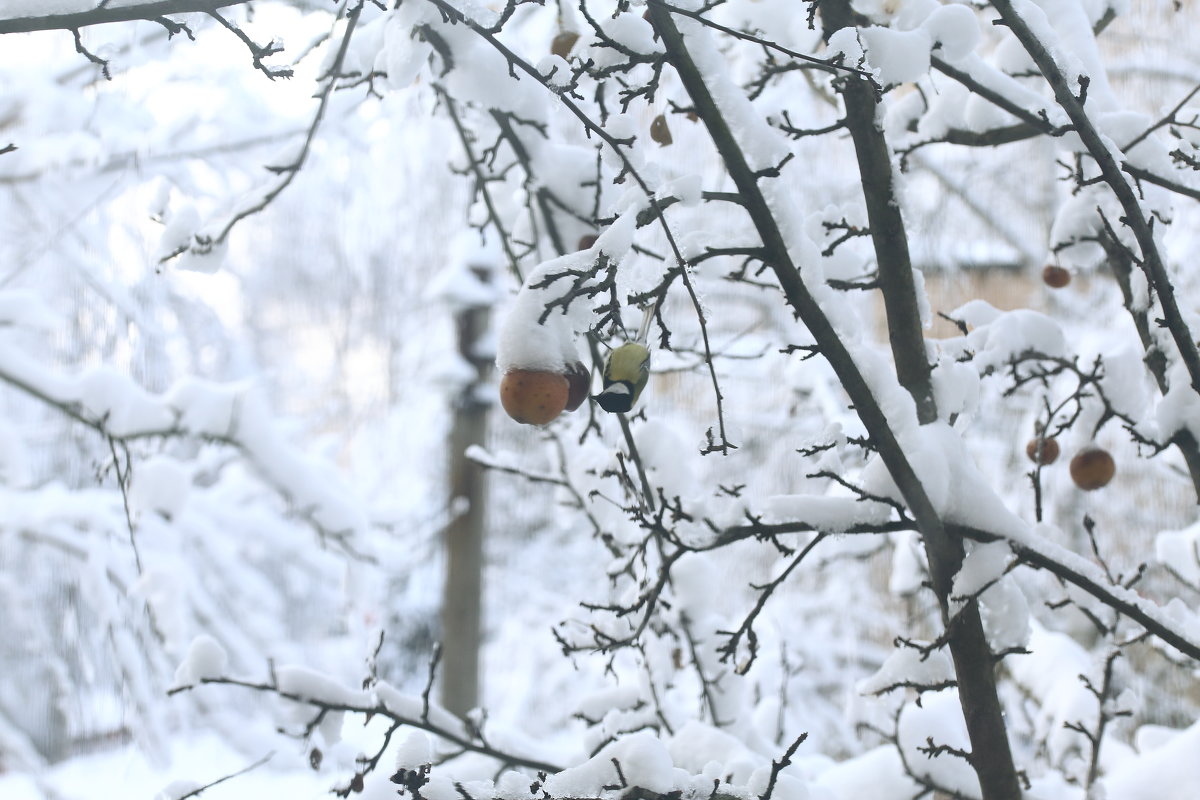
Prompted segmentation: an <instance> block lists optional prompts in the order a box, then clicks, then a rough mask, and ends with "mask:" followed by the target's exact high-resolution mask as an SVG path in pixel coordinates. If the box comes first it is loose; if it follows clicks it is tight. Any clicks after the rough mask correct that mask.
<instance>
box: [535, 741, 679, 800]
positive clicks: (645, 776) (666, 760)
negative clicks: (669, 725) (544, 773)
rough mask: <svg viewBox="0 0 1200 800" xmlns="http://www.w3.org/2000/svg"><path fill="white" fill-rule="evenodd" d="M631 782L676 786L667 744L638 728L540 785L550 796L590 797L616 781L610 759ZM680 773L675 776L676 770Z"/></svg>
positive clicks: (655, 788) (653, 787) (663, 789)
mask: <svg viewBox="0 0 1200 800" xmlns="http://www.w3.org/2000/svg"><path fill="white" fill-rule="evenodd" d="M614 760H615V761H617V762H618V763H620V765H621V772H622V774H624V776H625V780H626V782H627V783H628V784H629V785H630V786H637V787H641V788H643V789H649V790H650V791H652V792H657V793H660V794H665V793H667V792H670V791H671V790H673V789H674V788H675V783H676V778H677V777H679V776H682V775H683V773H682V770H676V769H675V765H674V764H673V763H672V761H671V755H670V753H669V752H668V750H667V746H666V745H665V744H664V743H663V742H662V741H661V740H660V739H659V738H658V737H657V736H655V735H654V734H653V733H652V732H650V731H638V732H637V733H634V734H630V735H628V736H624V737H622V738H620V739H618V740H617V741H615V742H612V743H611V744H608V745H606V746H605V747H604V748H603V749H602V750H600V752H598V753H597V754H596V755H595V756H593V757H592V758H590V759H588V760H587V761H585V762H584V763H582V764H580V765H578V766H575V767H571V768H570V769H566V770H563V771H562V772H560V773H558V774H556V775H552V776H550V777H549V778H548V779H547V780H546V783H545V785H544V786H543V789H544V790H545V791H546V792H547V793H548V794H550V795H551V796H553V797H592V796H596V795H598V794H599V793H600V792H601V791H602V789H603V787H604V786H608V785H611V784H613V783H616V782H618V781H617V772H616V769H615V768H614V766H613V761H614ZM677 772H678V773H679V776H677V774H676V773H677Z"/></svg>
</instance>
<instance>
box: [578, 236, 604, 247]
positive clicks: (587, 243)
mask: <svg viewBox="0 0 1200 800" xmlns="http://www.w3.org/2000/svg"><path fill="white" fill-rule="evenodd" d="M598 238H600V237H598V236H596V234H594V233H585V234H584V235H583V236H580V237H579V246H578V247H576V248H575V249H576V250H591V249H592V245H594V244H595V243H596V240H597V239H598Z"/></svg>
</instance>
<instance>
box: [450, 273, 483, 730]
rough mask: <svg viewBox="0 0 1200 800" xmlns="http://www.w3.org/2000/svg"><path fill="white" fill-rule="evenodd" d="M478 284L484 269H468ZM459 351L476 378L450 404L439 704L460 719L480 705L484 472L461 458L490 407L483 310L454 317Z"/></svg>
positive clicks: (475, 441)
mask: <svg viewBox="0 0 1200 800" xmlns="http://www.w3.org/2000/svg"><path fill="white" fill-rule="evenodd" d="M473 269H474V271H475V274H476V275H477V276H478V277H479V279H480V280H487V276H488V272H489V271H488V270H486V269H483V268H478V267H477V268H473ZM456 321H457V327H458V351H459V353H460V354H461V355H462V357H463V358H464V359H466V360H467V361H468V362H469V363H471V364H472V365H473V366H474V367H475V369H476V372H477V377H476V379H475V380H473V381H472V382H471V383H469V384H468V385H467V386H465V387H464V388H463V390H462V392H461V393H460V394H459V396H458V399H457V401H456V402H455V409H454V423H453V427H452V429H451V431H450V511H451V515H452V519H451V522H450V523H449V525H447V526H446V533H445V538H446V584H445V587H444V589H443V599H442V688H441V698H442V705H443V706H445V707H446V708H447V709H449V710H450V711H453V712H454V713H456V714H458V715H460V716H461V715H464V714H466V713H467V712H468V711H470V710H471V709H473V708H475V707H476V706H477V705H478V704H479V650H480V643H481V638H482V623H481V619H482V609H481V605H482V601H483V530H484V514H485V513H486V510H487V481H486V475H485V472H484V469H483V468H482V467H481V466H479V465H478V464H476V463H474V462H473V461H470V460H469V459H467V457H466V451H467V448H468V447H470V446H471V445H483V444H484V439H485V437H486V436H487V414H488V409H489V408H490V407H491V404H490V403H488V402H487V401H485V400H483V399H482V398H481V396H480V385H481V384H482V383H483V381H484V380H485V379H486V377H487V373H488V370H489V365H490V359H489V358H480V357H479V355H478V353H477V352H476V344H477V343H478V341H479V339H480V337H482V336H483V334H484V333H486V332H487V327H488V310H487V308H486V307H480V308H467V309H464V310H462V311H460V312H459V313H458V316H457V320H456Z"/></svg>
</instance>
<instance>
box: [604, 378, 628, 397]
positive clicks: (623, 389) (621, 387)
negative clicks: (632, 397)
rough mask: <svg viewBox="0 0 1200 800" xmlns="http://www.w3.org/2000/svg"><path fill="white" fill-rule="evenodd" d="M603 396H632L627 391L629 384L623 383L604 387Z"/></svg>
mask: <svg viewBox="0 0 1200 800" xmlns="http://www.w3.org/2000/svg"><path fill="white" fill-rule="evenodd" d="M604 393H605V394H632V392H631V391H630V389H629V384H628V383H625V382H623V381H622V382H620V383H614V384H612V385H611V386H606V387H604Z"/></svg>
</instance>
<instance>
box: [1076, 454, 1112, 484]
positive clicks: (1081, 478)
mask: <svg viewBox="0 0 1200 800" xmlns="http://www.w3.org/2000/svg"><path fill="white" fill-rule="evenodd" d="M1116 473H1117V465H1116V462H1114V461H1113V457H1112V456H1111V455H1109V452H1108V451H1107V450H1103V449H1101V448H1099V447H1089V448H1087V449H1085V450H1080V451H1079V453H1077V454H1076V456H1075V457H1074V458H1072V459H1071V480H1073V481H1075V485H1076V486H1078V487H1079V488H1080V489H1083V490H1084V491H1085V492H1091V491H1094V490H1096V489H1099V488H1101V487H1104V486H1107V485H1108V482H1109V481H1111V480H1112V479H1113V475H1115V474H1116Z"/></svg>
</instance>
